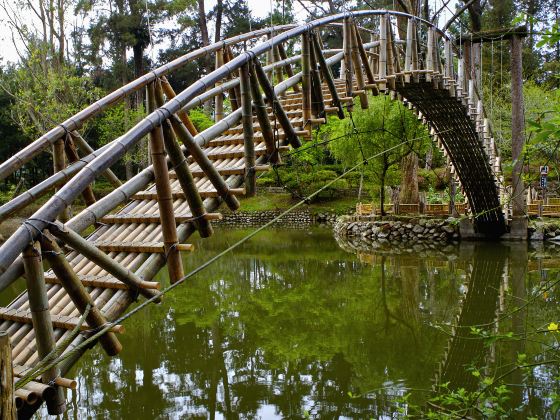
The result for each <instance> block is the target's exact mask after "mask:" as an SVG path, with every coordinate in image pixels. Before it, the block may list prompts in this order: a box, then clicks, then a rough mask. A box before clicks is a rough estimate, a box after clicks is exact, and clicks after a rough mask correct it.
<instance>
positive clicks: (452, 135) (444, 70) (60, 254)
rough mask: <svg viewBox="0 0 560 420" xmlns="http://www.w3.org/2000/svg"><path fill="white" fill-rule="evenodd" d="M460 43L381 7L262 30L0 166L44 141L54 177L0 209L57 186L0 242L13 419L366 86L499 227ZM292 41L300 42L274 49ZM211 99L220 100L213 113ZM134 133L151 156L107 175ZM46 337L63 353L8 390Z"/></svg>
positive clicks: (57, 130)
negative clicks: (121, 112) (79, 202)
mask: <svg viewBox="0 0 560 420" xmlns="http://www.w3.org/2000/svg"><path fill="white" fill-rule="evenodd" d="M367 28H369V29H367ZM329 34H330V35H331V36H332V35H333V34H335V35H337V34H339V35H340V34H341V35H342V38H343V48H342V49H328V48H326V47H325V44H324V43H323V38H324V37H325V35H329ZM325 39H326V38H325ZM471 48H472V45H470V44H464V43H460V42H456V40H454V39H452V38H451V37H450V36H448V34H446V33H444V32H442V31H441V30H439V29H438V28H436V27H435V26H434V25H433V24H432V23H430V22H427V21H424V20H422V19H420V18H418V17H414V16H410V15H407V14H405V13H400V12H393V11H386V10H376V11H371V10H370V11H357V12H353V13H349V12H347V13H343V14H338V15H333V16H328V17H324V18H322V19H318V20H315V21H312V22H309V23H307V24H304V25H284V26H276V27H270V28H266V29H261V30H257V31H253V32H250V33H247V34H242V35H238V36H236V37H233V38H230V39H227V40H224V41H220V42H217V43H215V44H212V45H210V46H208V47H205V48H201V49H198V50H195V51H192V52H190V53H188V54H186V55H185V56H182V57H180V58H178V59H176V60H174V61H172V62H170V63H168V64H166V65H163V66H162V67H159V68H157V69H155V70H153V71H151V72H149V73H147V74H146V75H144V76H143V77H140V78H139V79H137V80H134V81H132V82H131V83H129V84H128V85H126V86H123V87H122V88H120V89H118V90H116V91H114V92H113V93H111V94H109V95H108V96H106V97H104V98H102V99H100V100H99V101H97V102H95V103H94V104H92V105H90V106H89V107H87V108H85V109H84V110H82V111H81V112H79V113H77V114H76V115H74V116H73V117H71V118H69V119H68V120H66V121H64V122H62V123H61V124H59V125H58V126H56V127H54V128H53V129H52V130H51V131H49V132H48V133H46V134H44V135H43V136H42V137H40V138H39V139H37V140H36V141H35V142H33V143H32V144H30V145H29V146H27V147H26V148H25V149H23V150H21V151H20V152H19V153H17V154H16V155H14V156H13V157H11V158H10V159H9V160H8V161H6V162H4V163H2V164H0V179H4V178H6V177H7V176H9V175H11V174H13V173H14V172H15V171H17V170H18V169H19V168H21V167H22V166H23V165H25V164H26V163H27V162H29V161H31V160H32V159H40V158H41V154H42V153H45V151H47V150H51V149H52V151H53V156H54V159H53V160H54V166H55V173H54V175H52V176H51V177H49V178H47V179H45V180H44V181H43V182H41V183H40V184H38V185H36V186H34V187H32V188H31V189H29V190H28V191H26V192H25V193H22V194H21V195H19V196H17V197H15V198H14V199H13V200H11V201H10V202H8V203H6V204H4V205H3V206H1V207H0V220H5V219H6V218H8V217H9V216H10V215H12V214H13V213H15V212H17V211H19V210H21V209H24V208H26V207H27V206H28V205H30V204H31V203H33V202H34V201H35V200H37V199H38V198H39V197H41V196H43V195H45V194H47V193H51V192H52V191H53V190H54V189H57V190H56V192H55V193H54V194H53V195H52V196H51V198H50V199H49V200H48V202H47V203H46V204H45V205H43V206H42V207H41V208H40V209H39V210H37V211H36V212H35V213H34V214H33V215H32V216H31V217H29V218H27V220H25V221H24V222H23V223H22V225H21V226H20V227H19V228H18V229H17V231H16V232H15V233H14V234H13V235H12V236H10V237H9V238H8V239H7V241H6V242H5V243H4V244H2V245H1V247H0V288H1V290H4V289H5V288H6V287H8V286H9V285H10V284H12V283H13V282H15V281H18V282H25V284H26V287H27V291H26V292H24V293H22V294H21V295H20V296H19V297H17V298H16V299H15V300H14V301H13V302H11V303H10V304H9V305H8V306H7V307H4V308H0V322H1V325H0V330H2V331H6V332H7V335H8V336H9V340H10V343H11V349H12V351H11V360H12V364H13V375H14V378H15V383H16V386H15V387H16V390H15V394H14V397H13V404H14V407H16V408H17V410H18V414H19V416H20V417H22V418H25V417H28V416H30V415H31V414H32V413H33V412H34V411H35V410H36V409H37V408H38V407H39V406H40V405H41V404H42V402H43V401H44V402H46V404H47V408H48V411H49V413H51V414H57V413H61V412H63V411H64V409H65V402H64V388H65V387H72V386H73V384H74V382H73V381H72V380H71V379H68V378H66V377H65V376H64V375H66V374H67V373H68V371H69V370H70V368H71V367H72V365H73V364H74V363H75V362H76V361H77V360H78V359H79V357H80V356H81V355H82V354H83V352H84V351H85V349H84V348H79V349H77V347H78V346H79V345H80V344H81V343H83V342H84V340H86V339H87V338H88V337H89V336H91V335H92V334H93V333H94V332H96V331H99V330H100V329H102V328H103V327H104V326H105V325H106V324H107V322H108V321H112V320H114V319H116V318H118V317H119V316H120V315H122V314H123V313H125V312H126V311H127V308H129V306H130V305H131V304H132V303H133V302H134V301H135V300H137V299H138V298H139V295H142V297H143V298H153V299H154V300H158V301H159V300H160V297H158V295H157V294H158V289H159V288H160V285H159V284H158V283H156V282H153V281H152V279H153V278H154V276H155V275H156V274H157V272H158V271H159V270H160V269H161V268H162V267H164V266H165V265H166V264H167V267H168V270H169V275H170V279H171V282H177V281H178V280H179V279H181V278H182V277H183V276H184V267H183V260H182V259H181V252H185V251H193V249H192V246H191V245H189V244H188V243H187V241H188V239H189V237H190V236H191V235H192V234H193V233H194V232H195V231H198V232H199V234H200V236H201V237H208V236H210V235H211V234H212V232H213V230H212V225H211V223H212V220H215V219H218V218H220V214H219V213H218V212H217V210H218V208H219V206H220V204H221V203H222V202H225V204H226V205H227V206H228V207H229V208H230V209H232V210H237V209H238V207H239V202H238V200H237V198H236V197H237V196H238V195H244V194H247V195H253V194H255V179H256V173H257V172H259V171H266V170H268V169H269V168H270V166H271V165H275V164H278V163H279V162H280V161H281V159H282V153H283V152H284V151H286V150H288V149H290V148H297V147H299V146H300V145H301V144H302V141H303V142H304V141H305V140H306V139H309V138H311V134H312V129H313V128H314V127H316V126H318V125H321V124H326V123H328V120H327V117H328V116H329V115H331V114H333V115H337V116H338V117H339V118H341V119H342V118H345V117H346V116H347V115H348V113H347V112H346V113H345V110H346V111H350V110H351V109H352V107H353V106H361V107H362V108H367V107H368V98H369V97H370V95H390V96H391V99H394V100H400V101H402V102H403V103H405V104H406V105H407V106H408V107H409V108H410V109H411V110H412V111H413V112H415V113H416V115H417V116H418V118H419V119H420V120H422V121H423V123H425V124H426V125H427V126H428V127H429V129H430V133H431V137H432V138H433V140H434V142H436V143H437V145H438V146H439V147H440V148H441V149H442V151H443V153H444V154H445V156H446V157H447V159H448V164H449V165H450V167H451V172H452V174H454V177H455V178H456V180H457V181H458V182H459V183H460V185H461V186H462V188H463V190H464V193H465V195H466V197H467V200H468V204H469V206H470V209H471V212H472V214H473V216H474V221H475V227H476V229H477V230H478V231H479V232H481V233H483V234H485V235H487V236H491V237H497V236H499V235H501V234H502V233H503V232H504V231H505V219H504V215H503V213H502V209H501V205H500V195H501V194H503V187H502V186H503V177H502V175H501V163H500V156H499V154H498V151H497V148H496V145H495V143H494V139H493V134H492V129H491V126H490V124H489V122H488V119H487V118H486V117H485V114H484V108H483V105H482V100H481V97H480V95H479V93H478V90H477V83H476V79H477V78H476V71H475V67H476V66H475V65H474V59H473V54H472V51H471ZM292 50H296V51H298V50H299V52H296V53H294V55H293V56H289V55H288V51H292ZM211 59H214V60H215V63H216V68H215V71H212V72H211V73H210V74H208V75H206V76H204V77H201V78H200V79H199V80H198V81H196V82H195V83H193V84H192V85H190V86H188V87H187V88H186V89H185V90H183V91H182V92H177V93H175V92H174V90H173V88H172V86H171V84H170V83H169V82H168V80H167V79H166V76H167V75H169V74H172V73H173V72H174V71H176V70H178V69H180V68H181V67H183V66H185V65H186V64H187V63H189V62H192V61H197V60H198V61H199V62H200V61H202V60H206V62H208V60H211ZM339 68H340V70H338V69H339ZM335 70H336V71H335ZM334 73H336V75H337V76H338V77H336V76H335V75H334ZM141 89H146V91H147V102H148V110H149V113H148V115H147V116H146V117H145V118H143V119H142V120H141V121H139V122H138V123H137V124H136V125H135V126H134V127H133V128H132V129H130V130H129V131H127V132H125V133H122V135H120V136H119V137H118V138H116V139H114V140H113V141H112V142H110V143H109V144H106V145H105V146H103V147H101V148H100V149H98V150H93V149H92V148H91V147H90V146H89V145H88V143H87V139H85V138H83V137H82V134H80V129H81V128H83V127H84V125H85V124H86V123H87V122H88V121H90V120H92V119H93V118H95V117H96V116H98V115H99V114H101V113H102V112H103V111H105V110H106V109H107V108H109V107H110V106H112V105H114V104H116V103H118V102H120V101H123V100H125V98H126V97H127V96H129V95H131V94H133V93H135V92H137V91H139V90H141ZM224 96H226V97H228V98H229V100H230V103H231V108H232V110H231V112H229V113H227V114H226V112H225V110H224V102H223V100H224ZM208 101H214V111H215V124H214V125H213V126H212V127H210V128H208V129H206V130H204V131H202V132H197V130H196V128H195V127H194V125H193V124H192V122H191V120H190V119H189V116H188V111H189V110H191V109H193V108H195V107H197V106H200V105H202V104H204V103H206V102H208ZM145 136H149V146H150V147H149V149H150V154H151V162H152V164H151V166H149V167H148V168H146V169H144V170H143V171H141V172H140V173H138V174H137V175H136V176H134V177H133V178H132V179H130V180H129V181H127V182H126V183H121V181H120V180H119V179H118V178H117V177H116V176H115V174H114V173H113V172H112V171H111V166H112V165H114V164H115V163H116V162H117V161H119V160H121V159H122V158H123V156H124V155H125V153H126V152H127V151H130V150H131V149H132V148H133V147H136V146H137V145H138V144H142V143H141V140H142V139H143V138H144V137H145ZM84 137H85V135H84ZM65 156H66V157H65ZM66 161H67V163H68V164H66V163H65V162H66ZM98 177H105V178H106V179H107V180H109V181H110V182H111V183H112V184H113V186H114V190H113V191H112V192H111V193H110V194H109V195H107V196H105V197H103V198H101V199H99V200H97V199H96V197H95V195H94V194H93V192H92V188H91V184H92V183H93V182H94V181H95V179H96V178H98ZM80 195H81V196H82V197H83V200H84V201H85V203H86V208H85V209H84V210H83V211H82V212H80V213H79V214H78V215H76V216H75V217H73V218H71V219H70V220H65V219H64V217H63V215H64V213H65V209H66V208H67V207H68V206H70V205H71V204H72V203H73V202H74V201H75V200H76V199H77V198H78V196H80ZM62 220H63V221H64V223H62V222H61V221H62ZM84 232H87V235H86V236H85V237H84V236H82V234H84ZM43 258H44V259H45V260H46V261H47V262H48V263H49V266H50V269H49V270H47V271H44V269H43V265H42V261H43ZM18 279H19V280H18ZM83 318H85V322H83ZM123 330H124V327H122V326H120V325H114V326H112V328H111V329H110V330H109V331H107V332H106V333H105V334H103V335H102V336H101V337H100V339H99V341H100V344H101V346H102V347H103V349H104V350H105V351H106V352H107V354H109V355H111V356H112V355H116V354H118V353H119V352H120V351H121V349H122V348H121V345H120V343H119V340H118V338H117V335H116V334H117V333H121V332H123ZM76 331H77V332H78V333H76ZM54 349H56V350H57V351H58V352H59V353H61V352H62V353H63V354H68V355H69V357H67V358H66V359H65V360H64V361H63V362H62V363H60V364H58V365H56V366H52V367H50V369H48V370H46V371H44V372H42V373H41V375H39V376H36V377H33V378H32V379H33V380H32V381H30V382H27V383H26V384H25V385H23V386H19V387H18V385H17V384H18V381H21V380H22V377H24V376H25V375H26V373H27V372H29V370H30V369H31V368H33V367H34V366H36V365H37V364H38V363H40V361H41V360H43V359H44V358H45V357H46V356H47V355H49V353H51V352H52V351H53V350H54ZM124 351H126V349H125V350H124Z"/></svg>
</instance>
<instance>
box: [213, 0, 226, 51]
mask: <svg viewBox="0 0 560 420" xmlns="http://www.w3.org/2000/svg"><path fill="white" fill-rule="evenodd" d="M223 11H224V2H223V0H218V4H217V5H216V33H215V34H214V42H218V41H219V40H220V38H221V37H222V14H223Z"/></svg>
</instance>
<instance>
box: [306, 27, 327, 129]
mask: <svg viewBox="0 0 560 420" xmlns="http://www.w3.org/2000/svg"><path fill="white" fill-rule="evenodd" d="M312 38H313V34H311V39H312ZM311 39H310V40H309V42H312V40H311ZM309 55H310V61H311V100H312V102H311V105H312V107H311V109H312V111H313V113H314V114H315V115H316V116H317V117H318V118H326V112H325V98H324V97H323V86H322V83H321V75H320V73H319V67H318V65H317V64H318V63H317V56H316V54H315V48H313V45H312V44H310V46H309ZM325 121H326V120H325Z"/></svg>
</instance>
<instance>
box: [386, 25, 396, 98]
mask: <svg viewBox="0 0 560 420" xmlns="http://www.w3.org/2000/svg"><path fill="white" fill-rule="evenodd" d="M396 62H398V57H397V55H396V54H395V41H394V39H393V29H392V27H391V19H390V18H389V17H387V79H388V81H387V84H388V85H389V89H390V90H391V91H393V92H394V91H395V89H396V88H397V81H396V75H395V73H396V72H397V65H396V64H395V63H396Z"/></svg>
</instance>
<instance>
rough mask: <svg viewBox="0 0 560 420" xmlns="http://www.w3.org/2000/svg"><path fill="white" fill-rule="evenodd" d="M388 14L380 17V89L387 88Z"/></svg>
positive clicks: (382, 90)
mask: <svg viewBox="0 0 560 420" xmlns="http://www.w3.org/2000/svg"><path fill="white" fill-rule="evenodd" d="M387 20H388V18H387V15H382V16H381V17H380V18H379V72H378V74H379V82H380V83H379V90H380V91H381V92H384V91H385V90H386V89H387Z"/></svg>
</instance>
